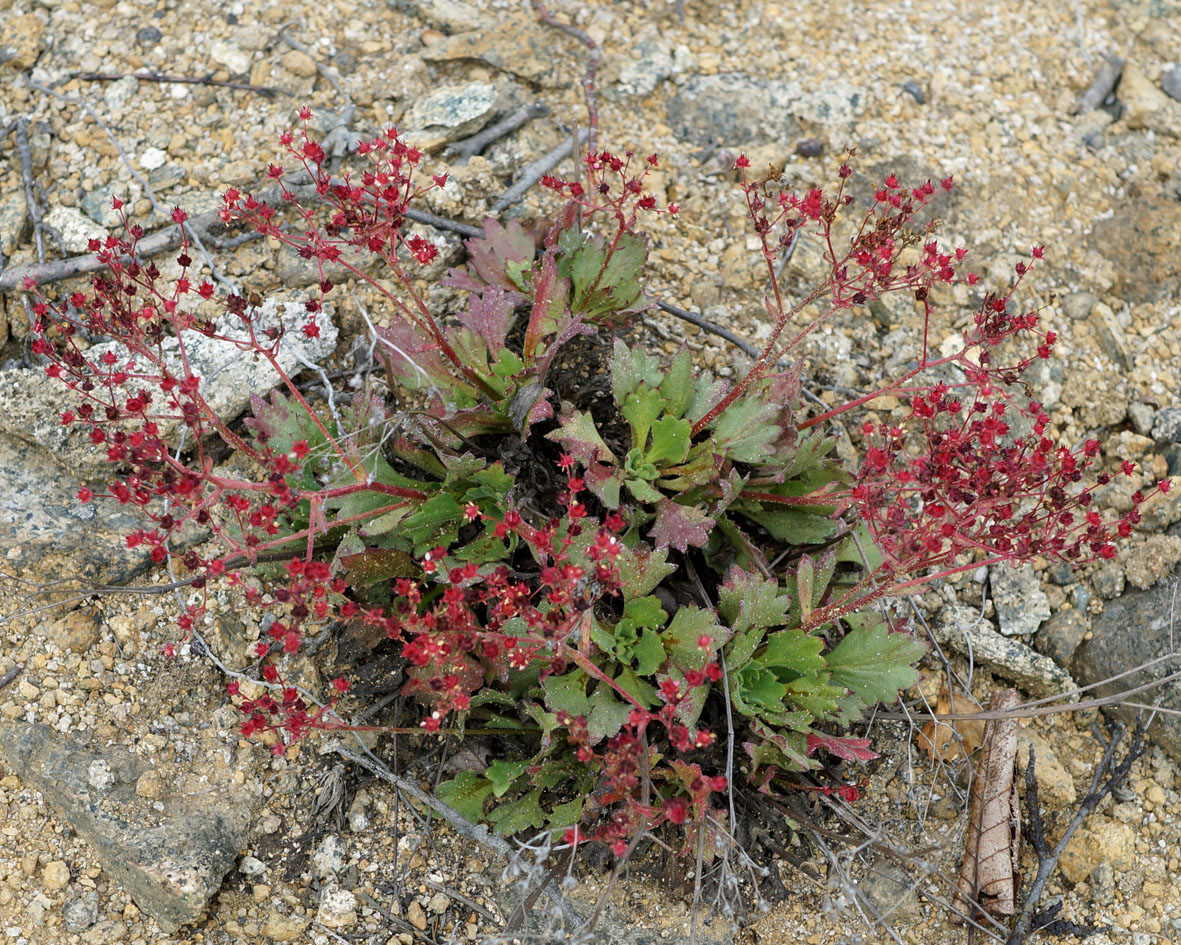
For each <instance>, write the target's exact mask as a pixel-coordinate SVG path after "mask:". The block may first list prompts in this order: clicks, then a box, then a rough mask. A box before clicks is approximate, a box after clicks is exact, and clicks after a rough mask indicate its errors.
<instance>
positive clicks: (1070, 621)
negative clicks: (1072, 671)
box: [1037, 610, 1087, 669]
mask: <svg viewBox="0 0 1181 945" xmlns="http://www.w3.org/2000/svg"><path fill="white" fill-rule="evenodd" d="M1086 635H1087V619H1086V617H1084V616H1083V615H1082V614H1081V613H1079V611H1077V610H1060V611H1058V612H1057V613H1056V614H1054V616H1052V617H1051V618H1050V619H1049V620H1047V621H1046V622H1045V624H1043V625H1042V628H1041V630H1039V631H1038V634H1037V648H1038V649H1039V650H1040V651H1041V652H1042V653H1045V654H1046V656H1048V657H1050V659H1052V660H1053V661H1054V662H1055V663H1057V664H1058V665H1059V666H1061V667H1062V668H1063V669H1069V668H1070V663H1071V660H1073V659H1074V651H1075V650H1077V649H1078V647H1079V644H1080V643H1082V642H1083V637H1085V636H1086Z"/></svg>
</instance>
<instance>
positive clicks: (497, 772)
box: [484, 758, 529, 797]
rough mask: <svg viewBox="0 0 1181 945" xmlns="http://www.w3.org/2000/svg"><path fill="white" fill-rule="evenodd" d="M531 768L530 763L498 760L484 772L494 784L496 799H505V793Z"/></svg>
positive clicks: (493, 791)
mask: <svg viewBox="0 0 1181 945" xmlns="http://www.w3.org/2000/svg"><path fill="white" fill-rule="evenodd" d="M528 767H529V762H528V761H505V760H503V759H501V758H497V759H496V761H494V762H492V764H490V765H489V766H488V770H487V771H485V772H484V777H486V778H487V779H488V780H489V781H491V782H492V793H493V795H494V796H496V797H503V796H504V792H505V791H507V790H508V789H509V788H510V787H511V786H512V783H513V782H514V781H515V780H517V778H519V777H520V776H521V775H522V774H524V773H525V769H526V768H528Z"/></svg>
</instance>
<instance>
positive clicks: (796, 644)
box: [758, 630, 826, 675]
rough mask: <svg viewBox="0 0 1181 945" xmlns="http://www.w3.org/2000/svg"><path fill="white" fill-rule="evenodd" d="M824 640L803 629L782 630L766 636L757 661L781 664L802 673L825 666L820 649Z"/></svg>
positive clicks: (770, 664) (775, 664)
mask: <svg viewBox="0 0 1181 945" xmlns="http://www.w3.org/2000/svg"><path fill="white" fill-rule="evenodd" d="M823 648H824V641H823V640H822V639H821V638H820V637H816V636H812V635H811V634H810V633H805V632H804V631H803V630H782V631H780V632H779V633H773V634H771V636H769V637H768V638H767V647H766V649H764V650H763V652H762V653H761V654H760V655H759V658H758V661H759V663H761V664H762V665H764V666H772V667H773V666H782V667H785V668H786V669H789V670H791V671H792V672H793V673H797V674H799V675H804V674H806V673H814V672H817V671H819V670H822V669H824V668H825V665H826V663H825V660H824V657H823V656H821V655H820V651H821V650H822V649H823Z"/></svg>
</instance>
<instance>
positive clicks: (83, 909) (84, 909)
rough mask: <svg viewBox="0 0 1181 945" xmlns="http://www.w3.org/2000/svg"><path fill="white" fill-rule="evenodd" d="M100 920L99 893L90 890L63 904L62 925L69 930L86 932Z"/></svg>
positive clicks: (76, 932)
mask: <svg viewBox="0 0 1181 945" xmlns="http://www.w3.org/2000/svg"><path fill="white" fill-rule="evenodd" d="M97 921H98V893H96V892H94V891H93V890H88V891H87V892H85V893H83V894H82V895H81V896H79V897H78V898H76V899H71V900H69V901H68V902H67V903H66V904H65V905H64V906H62V925H63V926H65V929H66V931H67V932H73V933H75V934H78V933H80V932H85V931H86V930H87V929H88V928H90V927H91V926H92V925H94V923H95V922H97Z"/></svg>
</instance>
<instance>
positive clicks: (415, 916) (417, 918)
mask: <svg viewBox="0 0 1181 945" xmlns="http://www.w3.org/2000/svg"><path fill="white" fill-rule="evenodd" d="M406 918H407V920H408V921H409V922H410V924H411V925H413V926H414V927H415V928H416V929H418V931H420V932H422V931H424V930H425V929H426V913H425V912H423V910H422V904H421V903H420V902H419V901H418V900H417V899H414V900H412V901H411V903H410V906H409V908H407V910H406Z"/></svg>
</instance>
